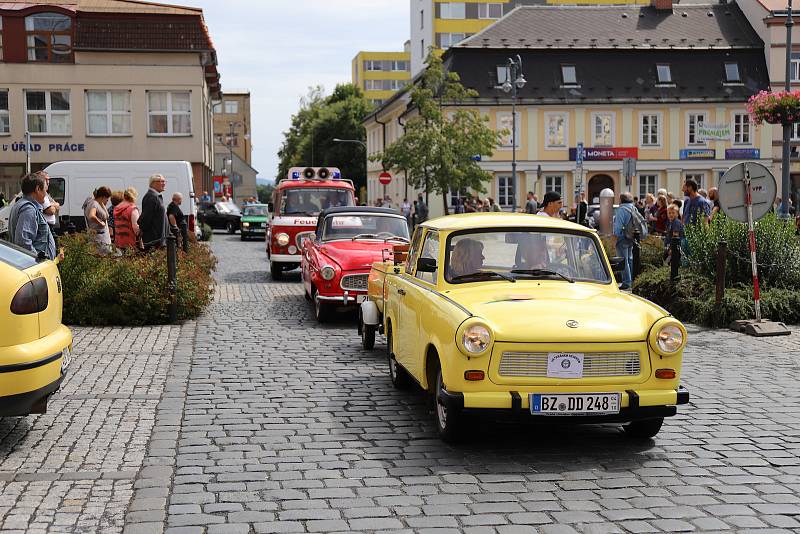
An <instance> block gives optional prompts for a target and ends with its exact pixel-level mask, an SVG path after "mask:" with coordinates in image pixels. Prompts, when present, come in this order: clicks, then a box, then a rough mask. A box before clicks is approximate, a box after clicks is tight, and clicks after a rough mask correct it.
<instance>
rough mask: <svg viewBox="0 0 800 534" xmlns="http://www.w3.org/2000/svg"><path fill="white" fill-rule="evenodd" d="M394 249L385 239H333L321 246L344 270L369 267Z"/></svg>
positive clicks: (320, 248)
mask: <svg viewBox="0 0 800 534" xmlns="http://www.w3.org/2000/svg"><path fill="white" fill-rule="evenodd" d="M389 250H392V245H391V244H389V243H384V242H383V241H365V240H358V241H350V240H349V239H348V240H346V241H331V242H329V243H323V244H321V245H320V246H319V251H320V252H321V253H322V254H324V255H325V256H327V257H329V258H330V259H331V260H333V261H335V262H336V263H338V264H339V266H340V267H341V268H342V270H345V271H354V270H360V269H369V268H370V267H372V264H373V263H375V262H376V261H382V260H383V258H384V255H387V252H385V251H389Z"/></svg>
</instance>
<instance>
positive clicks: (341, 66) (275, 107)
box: [172, 0, 409, 180]
mask: <svg viewBox="0 0 800 534" xmlns="http://www.w3.org/2000/svg"><path fill="white" fill-rule="evenodd" d="M172 3H175V4H184V5H191V6H196V7H201V8H203V12H204V15H205V20H206V24H207V25H208V27H209V30H210V31H211V39H212V40H213V42H214V46H215V48H216V49H217V57H218V60H219V69H220V73H221V74H222V90H223V91H225V89H226V88H227V89H249V90H250V95H251V100H252V106H251V107H252V110H251V112H252V123H253V133H252V135H253V139H252V141H253V167H255V168H256V169H258V171H259V178H268V179H270V180H271V179H273V178H274V177H275V173H276V170H277V167H278V157H277V152H278V148H279V147H280V144H281V140H282V139H283V135H282V133H283V131H284V130H286V129H287V128H288V126H289V121H290V118H291V116H292V114H293V113H295V112H296V111H297V108H298V102H299V100H300V97H301V96H303V95H305V94H306V93H307V92H308V88H309V87H310V86H314V85H317V84H322V85H323V86H324V87H325V89H326V91H327V92H328V93H330V92H331V91H332V90H333V88H334V87H335V86H336V84H337V83H340V82H350V81H351V73H350V62H351V60H352V59H353V57H354V56H355V55H356V53H357V52H358V51H359V50H402V49H403V43H404V42H405V41H406V40H407V39H408V34H409V21H408V17H409V13H408V9H409V7H408V5H409V3H408V0H185V1H180V0H172Z"/></svg>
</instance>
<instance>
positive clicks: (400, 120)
mask: <svg viewBox="0 0 800 534" xmlns="http://www.w3.org/2000/svg"><path fill="white" fill-rule="evenodd" d="M397 124H399V125H400V127H401V128H402V129H403V134H405V133H406V124H405V123H404V122H403V117H397ZM403 184H404V185H403V191H404V192H405V194H404V196H405V198H408V171H407V170H405V169H403Z"/></svg>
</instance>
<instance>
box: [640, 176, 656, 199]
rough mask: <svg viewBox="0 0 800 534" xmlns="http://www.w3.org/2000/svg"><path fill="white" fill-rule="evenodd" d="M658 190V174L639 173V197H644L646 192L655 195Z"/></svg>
mask: <svg viewBox="0 0 800 534" xmlns="http://www.w3.org/2000/svg"><path fill="white" fill-rule="evenodd" d="M657 192H658V175H657V174H640V175H639V198H644V197H646V196H647V193H650V194H652V195H655V194H656V193H657Z"/></svg>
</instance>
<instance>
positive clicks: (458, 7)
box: [439, 2, 467, 19]
mask: <svg viewBox="0 0 800 534" xmlns="http://www.w3.org/2000/svg"><path fill="white" fill-rule="evenodd" d="M439 9H440V12H439V18H442V19H465V18H467V8H466V4H465V3H464V2H450V3H447V4H445V3H440V4H439Z"/></svg>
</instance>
